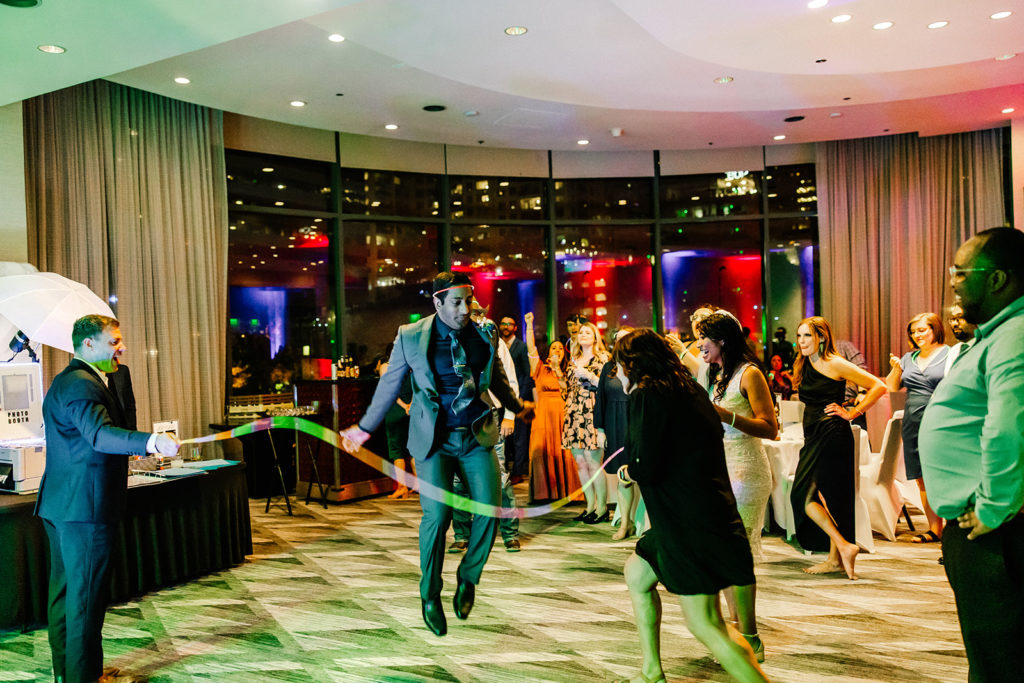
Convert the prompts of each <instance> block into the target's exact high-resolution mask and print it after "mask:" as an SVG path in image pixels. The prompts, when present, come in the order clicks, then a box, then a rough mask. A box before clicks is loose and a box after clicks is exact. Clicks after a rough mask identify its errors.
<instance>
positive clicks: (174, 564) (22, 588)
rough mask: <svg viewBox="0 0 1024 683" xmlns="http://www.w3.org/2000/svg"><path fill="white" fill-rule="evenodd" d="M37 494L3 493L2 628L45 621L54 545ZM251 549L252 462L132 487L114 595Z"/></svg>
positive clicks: (114, 570) (238, 558)
mask: <svg viewBox="0 0 1024 683" xmlns="http://www.w3.org/2000/svg"><path fill="white" fill-rule="evenodd" d="M34 506H35V496H0V631H8V630H23V631H27V630H31V629H35V628H39V627H41V626H45V624H46V602H47V586H48V581H49V546H48V543H47V539H46V532H45V531H44V529H43V524H42V521H41V520H40V519H39V518H38V517H34V516H33V515H32V509H33V507H34ZM251 554H252V530H251V527H250V523H249V500H248V492H247V489H246V482H245V465H244V464H242V463H238V464H235V465H232V466H230V467H223V468H221V469H217V470H211V471H209V472H207V473H206V474H203V475H199V476H195V477H186V478H184V479H172V480H170V481H165V482H161V483H160V484H155V485H153V486H139V487H135V488H131V489H129V490H128V509H127V511H126V513H125V518H124V520H122V522H121V523H120V524H119V526H118V530H117V536H116V539H115V543H114V550H113V555H112V557H111V579H110V580H111V587H110V598H111V603H118V602H124V601H126V600H130V599H131V598H134V597H136V596H139V595H142V594H143V593H146V592H148V591H152V590H155V589H159V588H165V587H168V586H173V585H175V584H179V583H183V582H186V581H190V580H192V579H194V578H196V577H199V576H202V575H204V574H209V573H211V572H215V571H219V570H221V569H227V568H229V567H232V566H234V565H237V564H240V563H242V562H243V561H244V560H245V556H246V555H251Z"/></svg>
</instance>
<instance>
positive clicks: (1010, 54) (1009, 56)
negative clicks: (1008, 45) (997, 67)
mask: <svg viewBox="0 0 1024 683" xmlns="http://www.w3.org/2000/svg"><path fill="white" fill-rule="evenodd" d="M1016 56H1017V53H1016V52H1007V53H1006V54H1005V55H999V56H998V57H996V61H997V62H1005V61H1006V60H1007V59H1013V58H1014V57H1016Z"/></svg>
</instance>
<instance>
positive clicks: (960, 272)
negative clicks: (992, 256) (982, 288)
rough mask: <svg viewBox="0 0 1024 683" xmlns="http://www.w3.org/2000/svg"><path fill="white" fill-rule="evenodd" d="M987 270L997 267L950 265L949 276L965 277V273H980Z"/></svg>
mask: <svg viewBox="0 0 1024 683" xmlns="http://www.w3.org/2000/svg"><path fill="white" fill-rule="evenodd" d="M986 270H995V268H957V267H956V266H950V267H949V276H950V277H951V278H952V277H963V276H964V273H980V272H983V271H986Z"/></svg>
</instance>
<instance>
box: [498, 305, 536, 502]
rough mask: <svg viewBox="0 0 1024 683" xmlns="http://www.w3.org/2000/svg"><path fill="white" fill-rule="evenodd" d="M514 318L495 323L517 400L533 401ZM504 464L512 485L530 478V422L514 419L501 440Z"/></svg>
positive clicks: (523, 347)
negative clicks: (505, 349)
mask: <svg viewBox="0 0 1024 683" xmlns="http://www.w3.org/2000/svg"><path fill="white" fill-rule="evenodd" d="M516 331H517V326H516V321H515V318H510V317H508V316H505V317H504V318H502V319H501V322H500V323H499V324H498V334H499V335H501V341H502V343H503V344H505V346H507V347H508V353H509V355H510V356H512V364H513V365H514V366H515V368H516V381H517V382H518V383H519V398H521V399H523V400H529V399H531V398H533V378H532V377H530V356H529V352H528V351H527V350H526V344H525V343H524V342H523V340H522V339H520V338H519V337H517V336H516ZM505 464H506V468H507V470H508V473H509V474H511V475H512V481H513V483H517V482H519V481H522V480H523V479H524V478H525V477H528V476H529V475H530V423H529V422H526V421H525V420H519V419H517V420H516V424H515V429H514V430H513V431H512V436H510V437H508V438H507V439H505Z"/></svg>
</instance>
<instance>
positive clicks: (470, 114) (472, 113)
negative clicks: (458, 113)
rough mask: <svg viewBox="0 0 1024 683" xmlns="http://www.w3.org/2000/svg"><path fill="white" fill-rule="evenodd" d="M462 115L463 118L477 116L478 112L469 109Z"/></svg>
mask: <svg viewBox="0 0 1024 683" xmlns="http://www.w3.org/2000/svg"><path fill="white" fill-rule="evenodd" d="M462 114H463V116H479V115H480V112H478V111H477V110H476V109H470V110H468V111H464V112H462Z"/></svg>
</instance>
